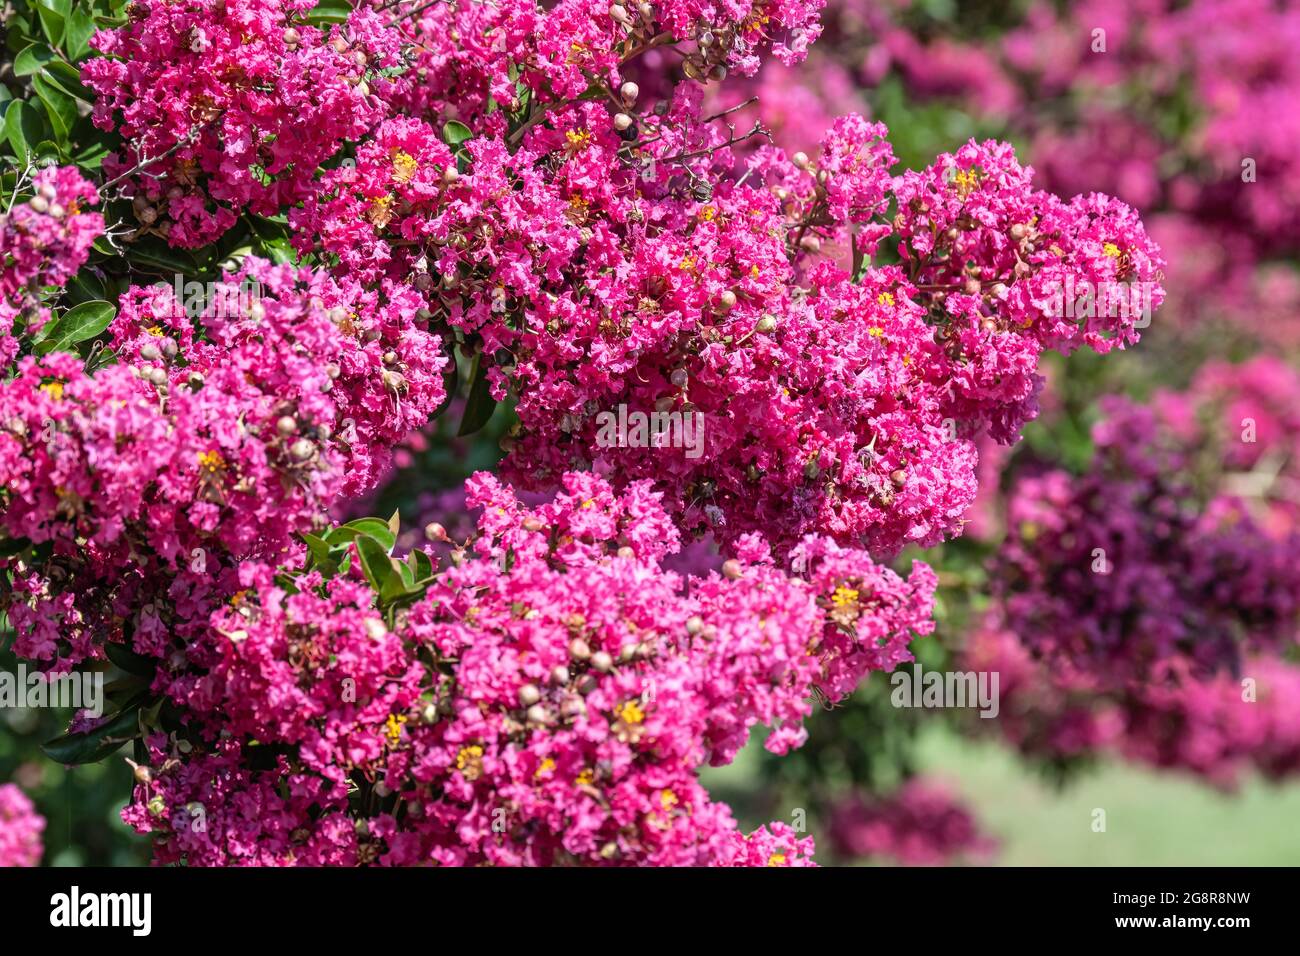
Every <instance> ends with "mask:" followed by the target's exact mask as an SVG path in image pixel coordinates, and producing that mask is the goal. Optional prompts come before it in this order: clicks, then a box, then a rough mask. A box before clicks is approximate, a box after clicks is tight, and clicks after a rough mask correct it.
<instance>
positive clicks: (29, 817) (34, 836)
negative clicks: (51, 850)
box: [0, 783, 45, 867]
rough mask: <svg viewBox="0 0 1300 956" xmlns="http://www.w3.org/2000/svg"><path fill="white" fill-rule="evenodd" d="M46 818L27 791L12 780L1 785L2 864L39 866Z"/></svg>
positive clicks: (0, 849) (0, 850) (0, 842)
mask: <svg viewBox="0 0 1300 956" xmlns="http://www.w3.org/2000/svg"><path fill="white" fill-rule="evenodd" d="M44 831H45V818H44V817H42V816H41V815H40V814H39V813H37V812H36V808H35V807H34V806H33V805H32V801H31V800H30V799H28V797H27V794H25V793H23V792H22V791H21V790H19V789H18V787H17V785H15V784H12V783H4V784H0V866H4V867H8V866H37V865H39V864H40V862H41V852H42V844H41V834H42V833H43V832H44Z"/></svg>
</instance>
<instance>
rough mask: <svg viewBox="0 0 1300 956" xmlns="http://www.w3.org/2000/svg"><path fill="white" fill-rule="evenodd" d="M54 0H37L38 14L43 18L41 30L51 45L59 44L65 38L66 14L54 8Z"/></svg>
mask: <svg viewBox="0 0 1300 956" xmlns="http://www.w3.org/2000/svg"><path fill="white" fill-rule="evenodd" d="M54 6H55V4H54V3H53V0H37V3H36V14H37V16H39V17H40V18H41V30H43V31H44V32H45V36H46V38H47V39H48V40H49V41H50V45H51V46H58V45H59V43H60V42H62V40H63V28H64V25H65V20H64V16H63V14H62V13H59V12H58V11H57V10H55V9H54Z"/></svg>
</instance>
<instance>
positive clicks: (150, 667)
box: [104, 641, 158, 677]
mask: <svg viewBox="0 0 1300 956" xmlns="http://www.w3.org/2000/svg"><path fill="white" fill-rule="evenodd" d="M104 653H105V654H107V655H108V659H109V660H110V661H112V662H113V663H114V664H116V665H117V666H118V667H120V668H121V669H122V670H124V671H126V672H127V673H128V674H134V675H135V676H136V677H153V675H154V671H155V670H157V668H158V662H157V661H156V660H154V659H153V658H152V657H145V656H144V655H143V654H137V653H136V652H135V651H133V650H131V649H130V648H129V647H127V646H126V645H125V644H115V643H113V642H112V641H109V642H108V643H106V644H105V645H104Z"/></svg>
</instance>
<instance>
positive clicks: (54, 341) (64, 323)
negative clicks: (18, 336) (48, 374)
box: [36, 300, 117, 355]
mask: <svg viewBox="0 0 1300 956" xmlns="http://www.w3.org/2000/svg"><path fill="white" fill-rule="evenodd" d="M115 315H117V309H115V308H114V307H113V306H112V305H110V304H109V303H107V302H104V301H101V300H96V301H94V302H83V303H81V305H76V306H73V307H72V308H71V309H69V310H68V311H67V312H64V313H63V315H61V316H60V317H59V318H57V319H55V320H54V321H53V322H50V323H48V324H47V325H46V327H45V328H43V329H41V333H42V334H41V336H40V340H39V342H38V343H37V346H36V354H38V355H45V354H47V353H49V352H70V351H73V349H72V348H71V346H73V345H76V344H77V343H78V342H85V341H86V340H87V339H93V338H94V337H95V336H97V335H99V333H101V332H103V331H104V330H105V329H106V328H108V324H109V323H110V322H112V321H113V316H115Z"/></svg>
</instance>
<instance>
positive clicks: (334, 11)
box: [307, 0, 352, 26]
mask: <svg viewBox="0 0 1300 956" xmlns="http://www.w3.org/2000/svg"><path fill="white" fill-rule="evenodd" d="M351 13H352V8H351V7H350V6H349V5H348V4H347V3H345V2H343V0H322V2H321V3H318V4H316V6H314V7H313V8H312V9H310V10H308V11H307V21H308V22H309V23H314V24H316V25H318V26H319V25H320V24H324V23H342V22H344V21H345V20H347V18H348V16H349V15H350V14H351Z"/></svg>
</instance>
